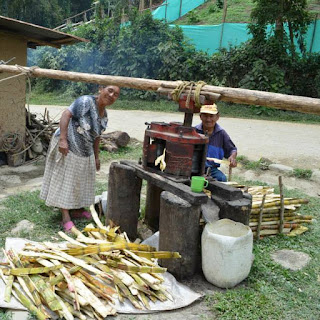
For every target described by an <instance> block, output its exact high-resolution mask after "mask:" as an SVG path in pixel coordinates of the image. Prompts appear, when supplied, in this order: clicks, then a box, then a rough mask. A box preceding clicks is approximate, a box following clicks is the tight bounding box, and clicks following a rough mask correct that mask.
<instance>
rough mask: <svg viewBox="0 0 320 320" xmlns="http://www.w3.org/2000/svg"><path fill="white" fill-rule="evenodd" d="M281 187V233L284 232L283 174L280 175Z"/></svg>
mask: <svg viewBox="0 0 320 320" xmlns="http://www.w3.org/2000/svg"><path fill="white" fill-rule="evenodd" d="M279 189H280V223H279V233H283V220H284V196H283V184H282V176H279Z"/></svg>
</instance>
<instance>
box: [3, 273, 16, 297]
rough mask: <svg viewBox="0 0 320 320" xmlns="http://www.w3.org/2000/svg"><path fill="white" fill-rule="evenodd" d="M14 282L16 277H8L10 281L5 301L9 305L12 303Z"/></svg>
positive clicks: (5, 293) (6, 289) (8, 281)
mask: <svg viewBox="0 0 320 320" xmlns="http://www.w3.org/2000/svg"><path fill="white" fill-rule="evenodd" d="M13 281H14V276H8V280H7V284H6V288H5V292H4V301H5V302H8V303H9V302H10V301H11V294H12V285H13Z"/></svg>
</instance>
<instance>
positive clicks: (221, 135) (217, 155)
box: [195, 104, 237, 181]
mask: <svg viewBox="0 0 320 320" xmlns="http://www.w3.org/2000/svg"><path fill="white" fill-rule="evenodd" d="M219 117H220V115H219V110H218V107H217V105H216V104H213V105H204V106H202V107H201V109H200V119H201V121H202V122H201V123H200V124H198V125H197V126H196V127H195V128H196V130H197V132H198V133H202V134H206V135H207V136H208V137H209V145H208V153H207V161H206V170H207V169H208V168H210V169H211V177H212V178H214V179H216V180H218V181H227V178H226V176H225V174H224V173H223V172H221V171H220V170H219V167H220V163H219V162H220V161H219V160H222V159H223V158H227V159H228V160H229V166H230V167H231V168H234V167H236V166H237V160H236V157H237V148H236V146H235V145H234V143H233V142H232V140H231V139H230V137H229V135H228V134H227V132H226V131H225V130H224V129H223V128H221V126H220V125H219V124H218V123H217V121H218V120H219Z"/></svg>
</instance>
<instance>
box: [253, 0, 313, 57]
mask: <svg viewBox="0 0 320 320" xmlns="http://www.w3.org/2000/svg"><path fill="white" fill-rule="evenodd" d="M254 2H255V3H256V7H255V8H254V9H253V11H252V13H251V18H252V23H251V25H250V27H249V28H250V31H251V33H252V35H253V38H254V41H256V42H258V43H259V42H261V41H265V40H267V39H268V34H267V28H268V25H270V24H271V25H273V26H274V27H273V31H274V33H273V35H271V37H272V36H273V37H274V38H275V40H276V41H277V42H278V44H279V46H280V47H281V48H282V49H283V52H285V51H286V49H287V48H288V46H289V49H290V51H291V54H292V55H295V52H296V50H295V45H294V38H296V39H297V41H298V45H299V49H300V51H301V52H305V46H304V35H305V33H306V31H307V27H308V24H309V23H310V21H311V20H310V15H309V13H308V11H307V1H306V0H254ZM286 26H287V27H288V29H289V36H288V34H287V32H286V28H285V27H286Z"/></svg>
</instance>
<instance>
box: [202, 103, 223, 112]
mask: <svg viewBox="0 0 320 320" xmlns="http://www.w3.org/2000/svg"><path fill="white" fill-rule="evenodd" d="M200 113H209V114H218V113H219V110H218V107H217V105H216V104H210V105H208V104H207V105H204V106H202V107H201V109H200Z"/></svg>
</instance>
